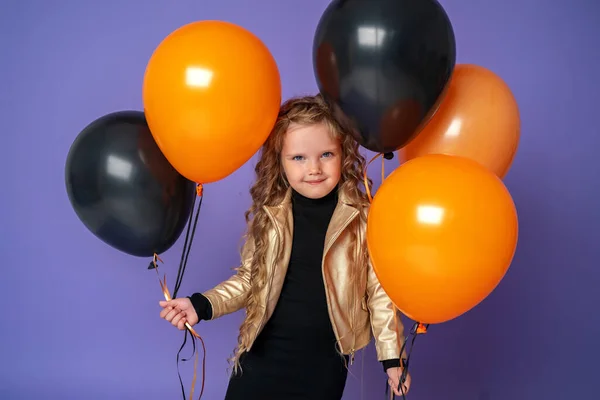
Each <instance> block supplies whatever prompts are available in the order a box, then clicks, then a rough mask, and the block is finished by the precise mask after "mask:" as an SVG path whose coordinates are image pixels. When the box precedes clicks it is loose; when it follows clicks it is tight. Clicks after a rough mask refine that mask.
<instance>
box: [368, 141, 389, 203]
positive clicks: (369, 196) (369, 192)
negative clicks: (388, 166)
mask: <svg viewBox="0 0 600 400" xmlns="http://www.w3.org/2000/svg"><path fill="white" fill-rule="evenodd" d="M379 157H381V182H382V183H383V180H384V179H385V159H384V157H383V153H378V154H377V155H375V157H373V158H371V159H370V160H369V162H368V163H367V165H366V166H365V169H364V171H363V184H364V185H365V191H366V192H367V197H368V198H369V202H370V203H372V202H373V196H372V195H371V187H370V186H369V176H368V174H367V173H368V169H369V165H371V163H372V162H373V161H375V160H377V159H378V158H379Z"/></svg>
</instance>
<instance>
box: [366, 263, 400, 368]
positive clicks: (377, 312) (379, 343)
mask: <svg viewBox="0 0 600 400" xmlns="http://www.w3.org/2000/svg"><path fill="white" fill-rule="evenodd" d="M367 307H368V308H369V313H370V315H371V327H372V330H373V336H374V337H375V349H376V351H377V360H379V361H384V360H398V362H399V359H400V358H401V357H400V349H401V348H402V344H403V343H404V325H403V324H402V320H401V319H400V318H401V313H400V312H399V311H397V312H396V316H394V310H395V307H394V305H393V303H392V301H391V300H390V298H389V297H388V295H387V294H386V293H385V291H384V290H383V287H382V286H381V283H379V280H378V279H377V276H376V275H375V270H374V269H373V265H372V264H371V262H369V264H368V271H367ZM402 358H406V351H405V352H403V354H402Z"/></svg>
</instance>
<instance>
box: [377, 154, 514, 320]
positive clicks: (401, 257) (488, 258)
mask: <svg viewBox="0 0 600 400" xmlns="http://www.w3.org/2000/svg"><path fill="white" fill-rule="evenodd" d="M517 237H518V220H517V212H516V208H515V205H514V203H513V200H512V197H511V195H510V193H509V192H508V190H507V189H506V187H505V186H504V184H503V183H502V181H501V180H500V179H499V178H498V177H497V176H496V175H495V174H493V173H492V172H491V171H489V170H488V169H486V168H484V167H483V166H481V165H480V164H479V163H477V162H475V161H473V160H470V159H467V158H463V157H457V156H449V155H426V156H423V157H418V158H415V159H413V160H411V161H408V162H407V163H405V164H403V165H402V166H400V167H399V168H398V169H396V170H395V171H394V172H392V173H391V174H390V175H389V177H388V178H386V180H385V181H384V182H383V184H382V185H381V187H380V188H379V189H378V191H377V193H376V194H375V196H374V199H373V203H372V205H371V209H370V211H369V216H368V223H367V243H368V248H369V252H370V255H371V260H372V262H373V267H374V269H375V272H376V274H377V277H378V278H379V280H380V282H381V285H382V286H383V288H384V290H385V291H386V293H387V294H388V295H389V296H390V298H391V299H392V301H393V302H394V304H395V305H396V306H397V307H398V309H400V310H401V311H402V312H403V313H404V314H405V315H407V316H408V317H409V318H411V319H413V320H415V321H418V322H421V323H431V324H433V323H442V322H446V321H449V320H451V319H454V318H456V317H458V316H460V315H462V314H464V313H465V312H467V311H469V310H470V309H472V308H473V307H475V306H476V305H477V304H479V303H480V302H481V301H482V300H483V299H485V298H486V297H487V296H488V295H489V294H490V293H491V292H492V291H493V290H494V289H495V288H496V286H497V285H498V284H499V283H500V281H501V280H502V278H503V277H504V275H505V274H506V272H507V270H508V268H509V266H510V264H511V262H512V259H513V256H514V253H515V249H516V245H517Z"/></svg>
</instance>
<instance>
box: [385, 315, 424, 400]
mask: <svg viewBox="0 0 600 400" xmlns="http://www.w3.org/2000/svg"><path fill="white" fill-rule="evenodd" d="M427 328H429V324H423V323H421V322H416V323H415V324H414V325H413V327H412V329H411V330H410V335H409V336H407V337H406V338H404V343H403V344H402V348H401V349H400V366H401V367H402V375H400V382H399V383H398V391H399V392H400V393H401V394H402V400H406V393H405V392H404V383H405V382H406V377H407V376H408V367H409V365H410V356H411V354H412V351H413V348H414V346H415V339H416V338H417V336H419V335H423V334H425V333H427ZM409 338H411V339H412V340H411V343H410V350H409V351H408V355H407V356H406V360H403V359H402V354H403V353H404V350H405V349H406V345H407V343H408V339H409ZM389 389H390V387H389V385H388V383H387V379H386V382H385V394H386V396H387V395H388V394H389V398H390V399H395V398H396V395H394V392H393V391H390V390H389Z"/></svg>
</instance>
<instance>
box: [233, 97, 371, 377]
mask: <svg viewBox="0 0 600 400" xmlns="http://www.w3.org/2000/svg"><path fill="white" fill-rule="evenodd" d="M291 124H294V125H304V126H306V125H315V124H325V125H326V126H327V127H328V128H329V131H330V132H331V134H332V135H333V136H334V137H335V138H337V139H338V140H339V141H340V145H341V148H342V174H341V178H340V182H339V184H338V191H339V192H343V193H344V194H345V197H346V198H347V199H348V201H349V204H350V205H352V206H354V207H356V208H358V209H360V210H363V209H365V208H366V207H368V205H369V200H368V198H367V196H366V194H365V192H364V191H363V190H362V189H361V185H362V186H364V183H363V182H364V180H363V170H364V168H365V158H364V157H363V156H362V155H361V154H360V152H359V145H358V143H357V142H356V140H355V139H354V138H353V137H352V135H351V134H350V132H349V131H348V130H347V129H345V128H344V127H342V125H340V123H339V122H338V121H337V120H336V119H335V118H334V116H333V113H332V111H331V109H330V108H329V106H328V104H327V103H326V102H325V100H324V99H323V98H322V96H321V95H316V96H303V97H295V98H291V99H289V100H287V101H286V102H285V103H283V104H282V106H281V108H280V111H279V115H278V117H277V120H276V122H275V125H274V127H273V129H272V131H271V133H270V135H269V137H268V138H267V140H266V141H265V143H264V145H263V146H262V149H261V154H260V159H259V161H258V163H257V164H256V167H255V172H256V181H255V183H254V185H253V186H252V188H251V189H250V195H251V197H252V205H251V206H250V208H249V209H248V210H247V211H246V214H245V217H246V222H247V224H248V230H247V233H246V240H253V241H254V256H253V258H252V261H251V264H250V271H251V272H250V274H251V275H250V276H251V278H250V281H251V292H250V294H249V296H248V299H247V301H246V304H245V308H246V318H245V319H244V321H243V323H242V325H241V326H240V332H239V337H238V345H237V347H236V349H235V351H234V356H233V358H232V359H231V361H233V363H234V373H236V372H238V371H239V370H240V364H239V358H240V356H241V355H242V354H243V353H244V352H245V351H246V350H247V349H248V347H249V345H250V340H251V337H250V336H251V331H252V326H253V325H258V322H259V319H260V308H259V306H258V303H257V299H258V296H259V293H260V291H261V290H262V289H263V288H264V287H265V285H266V282H267V270H266V262H265V260H266V253H267V247H268V240H269V239H268V226H269V219H268V216H267V214H266V213H265V211H264V209H263V206H275V205H277V204H280V203H281V202H282V201H283V200H284V198H285V196H286V194H287V191H288V189H289V183H288V181H287V179H286V177H285V173H284V170H283V165H282V162H281V152H282V148H283V141H284V138H285V134H286V132H287V131H288V129H289V127H290V125H291ZM367 184H368V185H369V186H370V185H371V181H370V180H368V181H367ZM360 215H361V218H360V219H355V220H354V223H353V225H350V226H349V231H350V232H351V234H352V235H353V242H354V243H353V245H351V246H350V248H349V249H348V251H349V253H350V254H357V253H359V254H361V256H360V257H359V259H358V260H357V268H356V270H357V271H358V270H361V269H362V268H365V267H366V265H367V261H368V255H367V252H366V249H367V246H366V243H358V237H359V235H358V229H359V224H360V223H364V222H366V213H365V212H361V213H360ZM357 246H360V250H361V251H360V252H358V251H357V250H358V249H357ZM350 259H354V257H351V258H350Z"/></svg>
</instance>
